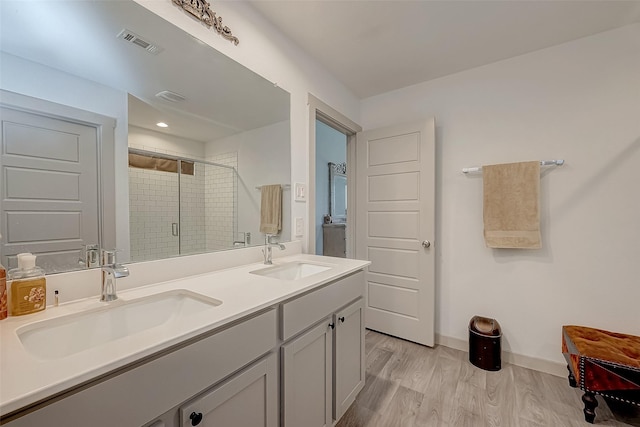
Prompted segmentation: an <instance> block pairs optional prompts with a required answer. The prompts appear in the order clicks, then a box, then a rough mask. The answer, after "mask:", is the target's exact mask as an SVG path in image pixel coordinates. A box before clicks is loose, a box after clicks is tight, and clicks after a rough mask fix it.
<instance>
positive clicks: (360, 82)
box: [250, 0, 640, 98]
mask: <svg viewBox="0 0 640 427" xmlns="http://www.w3.org/2000/svg"><path fill="white" fill-rule="evenodd" d="M250 3H251V4H252V6H253V7H255V8H256V9H257V10H258V11H260V12H261V13H262V14H263V15H264V17H265V18H266V19H267V20H269V21H271V22H272V23H273V24H274V25H275V26H276V27H278V28H279V29H280V30H281V31H282V32H283V33H284V34H285V35H287V36H288V37H289V38H290V39H292V40H293V41H295V42H296V43H297V44H298V45H299V46H300V47H301V48H302V49H304V50H305V51H307V52H308V53H309V54H310V55H311V56H312V57H314V58H315V59H316V60H317V61H319V62H320V63H321V64H322V65H324V66H325V67H326V68H327V69H328V70H329V71H330V72H331V73H332V74H333V75H334V76H335V77H336V78H337V79H338V80H340V81H342V83H344V84H345V85H346V86H347V87H348V88H349V89H350V90H351V91H352V92H353V93H354V94H355V95H356V96H357V97H359V98H366V97H370V96H373V95H377V94H380V93H384V92H388V91H390V90H394V89H399V88H402V87H405V86H409V85H412V84H416V83H420V82H423V81H427V80H431V79H435V78H438V77H442V76H445V75H448V74H453V73H456V72H459V71H463V70H467V69H470V68H473V67H478V66H481V65H486V64H489V63H492V62H495V61H499V60H502V59H506V58H511V57H514V56H517V55H522V54H524V53H528V52H532V51H535V50H539V49H543V48H546V47H550V46H553V45H557V44H561V43H565V42H567V41H571V40H575V39H578V38H581V37H585V36H588V35H592V34H596V33H599V32H602V31H606V30H610V29H613V28H617V27H621V26H624V25H627V24H630V23H633V22H640V1H595V0H594V1H580V0H571V1H556V0H551V1H541V0H537V1H518V0H513V1H484V0H475V1H453V0H445V1H425V0H423V1H399V0H396V1H364V0H360V1H331V0H324V1H318V0H298V1H295V0H263V1H259V0H258V1H250Z"/></svg>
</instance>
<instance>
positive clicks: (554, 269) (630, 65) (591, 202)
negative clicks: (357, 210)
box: [361, 24, 640, 362]
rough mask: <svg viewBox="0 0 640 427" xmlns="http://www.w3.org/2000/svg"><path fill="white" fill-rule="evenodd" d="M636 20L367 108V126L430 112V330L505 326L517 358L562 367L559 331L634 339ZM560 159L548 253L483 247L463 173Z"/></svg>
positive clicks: (545, 182)
mask: <svg viewBox="0 0 640 427" xmlns="http://www.w3.org/2000/svg"><path fill="white" fill-rule="evenodd" d="M638 40H640V24H635V25H632V26H627V27H623V28H621V29H617V30H613V31H609V32H605V33H601V34H599V35H595V36H591V37H587V38H583V39H580V40H577V41H574V42H570V43H566V44H563V45H560V46H556V47H552V48H548V49H544V50H541V51H538V52H534V53H531V54H527V55H523V56H520V57H516V58H512V59H509V60H505V61H501V62H498V63H494V64H491V65H487V66H483V67H479V68H476V69H473V70H469V71H465V72H461V73H458V74H455V75H452V76H448V77H444V78H440V79H437V80H433V81H430V82H425V83H422V84H419V85H415V86H412V87H408V88H405V89H402V90H398V91H394V92H389V93H386V94H382V95H380V96H376V97H372V98H369V99H366V100H364V101H363V102H362V111H361V115H362V122H363V127H364V128H365V129H370V128H375V127H378V126H383V125H387V124H393V123H399V122H403V121H408V120H413V119H419V118H422V117H428V116H435V118H436V140H437V157H436V158H437V188H438V190H437V192H438V194H437V196H436V206H437V208H436V209H437V218H436V225H437V230H438V231H437V235H436V239H435V247H436V250H437V273H436V279H437V301H436V310H437V313H436V316H437V317H436V319H437V320H436V329H437V332H438V333H439V334H441V335H443V336H446V337H453V338H458V339H464V340H466V339H467V326H468V321H469V319H470V318H471V317H472V316H473V315H475V314H479V315H485V316H489V317H494V318H496V319H498V321H499V322H500V324H501V326H502V329H503V333H504V339H503V345H504V347H505V348H506V349H510V350H511V351H512V352H514V353H516V354H521V355H526V356H530V357H534V358H540V359H546V360H549V361H555V362H562V360H563V359H562V355H561V352H560V336H561V335H560V333H561V332H560V331H561V326H562V325H563V324H579V325H587V326H592V327H600V328H604V329H609V330H614V331H618V332H627V333H633V334H636V335H640V286H639V283H640V282H639V278H640V262H639V261H638V260H639V257H640V195H639V194H640V193H639V192H638V189H637V181H638V166H639V165H640V43H638ZM555 158H561V159H565V160H566V165H565V166H563V167H559V168H555V169H552V170H548V171H545V172H543V173H542V176H541V226H542V238H543V248H542V249H541V250H537V251H528V250H492V249H488V248H486V247H485V245H484V241H483V237H482V229H483V225H482V177H481V175H474V176H466V175H464V174H462V173H461V169H462V168H463V167H465V166H474V165H482V164H492V163H506V162H513V161H525V160H537V159H555Z"/></svg>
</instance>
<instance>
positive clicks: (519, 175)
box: [482, 161, 542, 249]
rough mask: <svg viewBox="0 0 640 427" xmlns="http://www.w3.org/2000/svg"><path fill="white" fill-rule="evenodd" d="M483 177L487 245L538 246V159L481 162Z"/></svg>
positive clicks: (539, 240) (532, 247) (490, 246)
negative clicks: (497, 163)
mask: <svg viewBox="0 0 640 427" xmlns="http://www.w3.org/2000/svg"><path fill="white" fill-rule="evenodd" d="M482 179H483V221H484V240H485V243H486V245H487V247H489V248H514V249H539V248H541V247H542V242H541V237H540V163H539V162H535V161H533V162H522V163H507V164H501V165H490V166H484V174H483V176H482Z"/></svg>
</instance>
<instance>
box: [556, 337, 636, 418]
mask: <svg viewBox="0 0 640 427" xmlns="http://www.w3.org/2000/svg"><path fill="white" fill-rule="evenodd" d="M562 353H563V354H564V357H565V359H566V360H567V368H568V369H569V384H570V385H571V387H580V390H583V391H584V395H583V396H582V401H583V402H584V419H585V420H586V421H587V422H589V423H593V421H594V419H595V417H596V412H595V411H596V407H597V406H598V402H597V400H596V398H595V395H596V394H599V395H601V396H604V397H608V398H612V399H616V400H619V401H622V402H626V403H629V404H632V405H637V406H640V337H637V336H634V335H627V334H618V333H615V332H609V331H604V330H601V329H593V328H587V327H584V326H563V327H562Z"/></svg>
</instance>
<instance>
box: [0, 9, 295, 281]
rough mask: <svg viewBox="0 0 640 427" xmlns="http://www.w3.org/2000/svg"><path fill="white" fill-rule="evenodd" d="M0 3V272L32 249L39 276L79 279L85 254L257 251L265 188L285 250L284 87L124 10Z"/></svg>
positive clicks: (122, 256) (131, 256) (134, 256)
mask: <svg viewBox="0 0 640 427" xmlns="http://www.w3.org/2000/svg"><path fill="white" fill-rule="evenodd" d="M167 2H169V0H167ZM0 7H1V11H0V19H1V22H0V23H1V40H0V48H1V52H0V54H1V55H2V56H1V58H0V67H1V69H0V89H2V92H1V94H2V97H1V98H0V102H1V103H2V117H1V118H2V158H1V159H0V168H2V185H1V186H0V187H2V188H1V190H0V192H1V193H0V194H1V198H0V211H2V217H1V219H0V221H1V223H0V233H1V234H2V236H3V237H2V242H1V245H0V255H1V257H0V259H1V260H2V263H3V264H4V265H5V266H9V267H13V266H15V264H16V258H15V255H16V254H17V253H20V252H33V253H36V254H38V255H39V264H40V265H41V266H42V267H43V268H45V270H46V271H47V272H49V273H51V272H60V271H70V270H74V269H80V268H85V267H87V265H86V257H85V253H86V248H87V247H91V245H99V246H102V247H110V248H111V247H115V248H117V249H119V250H120V251H121V252H120V253H119V255H118V257H119V261H123V262H136V261H144V260H153V259H161V258H166V257H173V256H178V255H185V254H194V253H202V252H209V251H219V250H230V249H234V248H240V247H245V246H248V245H259V244H262V243H263V241H264V235H263V234H261V233H260V232H259V228H260V223H259V221H260V191H259V188H260V187H261V186H263V185H267V184H281V185H282V187H283V198H282V199H283V207H282V214H283V221H282V223H283V225H282V231H281V232H280V235H279V238H280V240H281V241H288V240H290V237H291V236H290V232H291V225H290V211H291V210H290V201H291V195H290V190H289V188H290V176H291V165H290V157H291V154H290V153H291V149H290V121H289V118H290V107H289V94H288V93H287V92H286V91H284V90H282V89H281V88H278V87H277V86H275V85H274V84H272V83H270V82H269V81H267V80H265V79H264V78H262V77H260V76H259V75H257V74H255V73H253V72H252V71H250V70H248V69H246V68H245V67H243V66H241V65H240V64H238V63H236V62H235V61H233V60H231V59H229V58H228V57H226V56H224V55H222V54H220V53H219V52H217V51H216V50H214V49H213V48H211V47H210V46H208V45H206V44H204V43H203V42H201V41H199V40H197V39H195V38H193V37H192V36H190V35H189V34H187V33H185V32H184V31H182V30H181V29H179V28H177V27H175V26H174V25H172V24H171V23H169V22H167V21H165V20H163V19H162V18H160V17H158V16H157V15H155V14H153V13H151V12H150V11H148V10H147V9H145V8H144V7H142V6H140V5H139V4H137V3H135V2H133V1H130V0H122V1H108V0H107V1H87V2H78V1H56V2H46V1H11V0H3V1H2V2H0ZM160 122H163V123H166V124H167V125H168V126H167V127H163V128H161V127H158V126H157V123H160ZM109 127H112V129H109Z"/></svg>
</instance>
